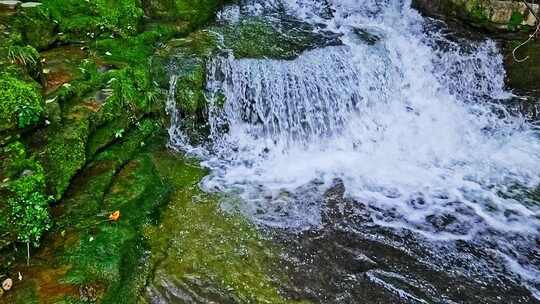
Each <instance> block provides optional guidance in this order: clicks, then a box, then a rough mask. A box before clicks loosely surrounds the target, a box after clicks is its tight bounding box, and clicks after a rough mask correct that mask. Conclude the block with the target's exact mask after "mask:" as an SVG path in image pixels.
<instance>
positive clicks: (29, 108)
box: [0, 74, 44, 130]
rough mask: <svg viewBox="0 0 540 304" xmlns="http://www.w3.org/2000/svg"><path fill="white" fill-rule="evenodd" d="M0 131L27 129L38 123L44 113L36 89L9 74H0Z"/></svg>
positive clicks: (41, 100)
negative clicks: (17, 128) (16, 128)
mask: <svg viewBox="0 0 540 304" xmlns="http://www.w3.org/2000/svg"><path fill="white" fill-rule="evenodd" d="M0 92H2V94H0V130H2V129H10V128H13V127H15V126H18V127H19V128H25V127H28V126H31V125H33V124H35V123H37V122H38V121H39V119H40V117H41V116H42V114H43V112H44V107H43V99H42V97H41V95H40V94H39V91H38V90H37V88H36V87H34V86H32V85H31V84H29V83H26V82H23V81H21V80H18V79H16V78H14V77H12V76H10V75H7V74H0Z"/></svg>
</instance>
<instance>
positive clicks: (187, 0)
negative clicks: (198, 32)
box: [143, 0, 223, 33]
mask: <svg viewBox="0 0 540 304" xmlns="http://www.w3.org/2000/svg"><path fill="white" fill-rule="evenodd" d="M222 2H223V1H222V0H143V6H144V10H145V13H146V15H148V16H149V17H150V18H154V19H159V20H163V21H174V22H177V23H178V22H181V23H182V24H183V27H184V28H185V32H186V33H187V32H189V31H192V30H193V29H195V28H197V27H200V26H202V25H204V24H205V23H207V22H208V21H210V20H211V19H212V18H213V17H214V15H215V12H216V11H217V9H218V8H219V6H220V5H221V4H222Z"/></svg>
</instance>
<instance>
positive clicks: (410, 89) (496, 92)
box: [171, 0, 540, 296]
mask: <svg viewBox="0 0 540 304" xmlns="http://www.w3.org/2000/svg"><path fill="white" fill-rule="evenodd" d="M328 6H329V7H325V6H324V5H323V4H321V2H320V1H309V0H297V1H294V0H282V1H279V0H274V1H251V3H250V4H249V5H247V6H245V7H243V9H244V10H245V11H247V12H248V13H249V14H264V13H265V12H267V11H269V10H270V11H272V10H274V11H275V10H280V11H285V12H287V13H288V14H290V15H292V16H295V17H297V18H300V19H302V20H304V21H306V22H310V23H313V24H324V27H325V30H331V31H333V32H336V33H339V34H341V35H342V41H343V45H342V46H335V47H326V48H322V49H317V50H313V51H308V52H305V53H304V54H302V55H301V56H300V57H298V58H297V59H295V60H292V61H278V60H252V59H242V60H236V59H234V58H233V57H232V55H231V56H229V57H218V58H215V59H214V60H213V61H212V62H210V63H209V68H208V90H209V92H210V93H209V96H210V102H211V103H213V102H214V101H213V99H212V98H211V97H212V95H217V94H223V95H224V96H225V98H226V103H225V105H224V107H223V109H221V108H219V107H217V106H214V107H211V109H210V123H211V127H212V141H213V145H212V147H211V148H210V149H209V153H207V154H206V156H205V158H206V161H205V164H206V165H207V166H209V167H210V168H211V169H212V173H211V175H210V176H209V177H207V179H206V180H205V181H204V184H203V185H204V187H205V188H206V189H208V190H211V191H214V190H216V191H224V192H233V193H235V194H236V195H238V196H239V197H241V198H242V199H243V203H241V206H240V209H242V210H243V211H244V212H245V213H246V214H248V215H249V216H251V218H253V220H254V221H256V222H259V223H261V224H263V225H269V226H273V227H281V228H293V229H306V228H309V227H316V226H317V225H318V224H319V223H320V209H321V208H322V194H323V193H324V191H325V190H327V189H328V188H329V187H331V186H332V185H333V184H334V183H335V181H336V180H340V181H342V182H343V183H344V185H345V189H346V195H347V196H349V197H351V198H353V199H355V200H357V201H359V202H362V203H364V204H366V205H367V206H368V207H367V208H369V211H370V214H371V215H372V219H373V221H374V222H375V223H376V224H378V225H380V226H384V227H392V228H395V229H408V230H411V231H415V232H417V233H418V234H420V235H422V236H423V237H425V238H427V239H431V240H434V241H445V240H456V239H461V240H474V239H475V238H477V237H478V235H483V236H486V235H488V236H489V238H490V239H492V240H495V243H496V244H499V245H500V248H498V250H499V251H498V252H499V254H500V255H501V256H502V257H504V260H505V261H507V264H508V268H509V269H510V271H512V272H514V273H515V274H516V276H517V277H518V278H520V279H521V280H522V281H523V282H524V283H523V284H525V285H527V286H528V287H529V288H531V290H532V291H533V292H536V293H538V291H537V289H538V286H539V284H540V270H539V268H538V265H534V263H531V262H528V261H527V259H526V257H524V255H523V254H522V253H520V252H519V251H518V250H517V249H516V248H515V247H513V246H511V245H508V244H505V243H506V242H507V241H506V240H507V237H508V236H510V235H511V236H514V235H519V236H520V238H521V241H520V244H525V246H529V247H534V246H536V245H535V242H536V239H535V238H536V237H537V236H538V235H539V234H540V205H539V204H538V203H536V202H532V201H529V200H528V199H527V196H526V195H525V194H523V191H524V190H525V189H527V188H532V187H535V186H537V185H538V184H539V183H540V178H539V174H540V141H539V139H538V132H537V131H536V130H535V129H533V128H532V126H530V125H529V124H528V123H527V122H525V121H524V119H523V118H522V117H517V116H511V115H509V114H508V113H507V112H506V111H505V110H504V108H502V107H500V106H498V105H496V104H495V103H494V101H495V100H497V99H501V98H505V97H508V93H507V92H505V91H504V88H503V86H504V84H503V81H504V69H503V65H502V57H501V56H500V54H499V52H498V50H497V48H496V46H495V45H494V43H493V42H490V41H485V42H481V43H470V44H468V45H466V46H460V45H458V44H455V43H453V42H450V41H448V40H446V39H445V38H444V37H442V36H441V35H439V34H438V33H433V32H432V33H425V32H424V30H423V28H424V22H425V21H424V20H423V19H422V18H421V17H420V16H419V15H418V14H417V13H416V12H415V11H413V10H411V9H410V8H409V6H410V5H409V3H402V2H400V1H375V0H369V1H358V0H357V1H354V0H329V1H328ZM328 8H330V10H328ZM325 11H330V12H332V17H331V18H329V17H324V14H323V12H325ZM239 14H240V11H235V13H234V14H233V15H234V19H238V18H239ZM359 32H367V33H371V34H372V35H373V36H374V37H377V41H376V42H374V43H367V42H366V41H364V40H365V39H362V37H361V35H359V34H358V33H359ZM171 134H172V133H171ZM436 219H444V220H443V221H437V220H436ZM441 222H444V223H442V224H441ZM502 244H505V245H504V246H503V245H502ZM537 296H538V294H537Z"/></svg>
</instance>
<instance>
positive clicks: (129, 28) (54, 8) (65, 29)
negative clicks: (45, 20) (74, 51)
mask: <svg viewBox="0 0 540 304" xmlns="http://www.w3.org/2000/svg"><path fill="white" fill-rule="evenodd" d="M42 3H43V6H44V7H45V8H46V9H48V10H49V12H50V14H51V16H52V19H53V21H54V22H57V23H58V31H59V32H60V33H61V35H59V36H58V38H59V39H60V40H62V41H71V40H80V39H83V40H86V39H93V38H96V37H100V36H109V35H115V36H121V37H126V36H129V35H133V34H135V33H137V30H138V29H139V27H140V24H141V21H142V17H143V10H142V7H141V5H140V2H139V1H138V0H114V1H108V0H93V1H79V0H43V1H42Z"/></svg>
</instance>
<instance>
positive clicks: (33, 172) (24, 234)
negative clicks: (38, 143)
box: [0, 141, 50, 246]
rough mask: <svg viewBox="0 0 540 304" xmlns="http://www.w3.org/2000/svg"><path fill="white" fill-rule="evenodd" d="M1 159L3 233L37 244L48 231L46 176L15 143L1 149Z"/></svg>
mask: <svg viewBox="0 0 540 304" xmlns="http://www.w3.org/2000/svg"><path fill="white" fill-rule="evenodd" d="M1 152H2V155H4V157H5V158H4V159H3V162H2V164H1V165H0V168H1V169H2V171H3V172H4V174H5V177H4V178H5V179H4V180H5V181H6V182H5V184H4V185H2V187H0V189H2V188H3V190H4V191H0V192H5V198H6V200H5V201H4V202H5V203H6V205H5V206H6V208H5V209H4V216H5V218H4V222H3V223H0V227H2V228H3V229H2V231H8V232H10V233H11V235H12V236H16V238H17V240H19V241H21V242H24V243H27V244H30V243H31V244H33V245H34V246H38V245H39V241H40V239H41V236H42V235H43V233H44V232H45V231H47V230H48V229H49V228H50V218H49V212H48V206H49V201H50V198H49V197H48V196H47V195H46V194H45V175H44V172H43V168H42V167H41V165H40V164H39V163H38V162H36V161H35V160H34V159H33V158H32V157H28V155H27V151H26V148H25V147H24V145H23V144H22V143H21V142H19V141H14V142H12V143H10V144H8V145H7V146H5V147H4V148H3V149H2V151H1Z"/></svg>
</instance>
